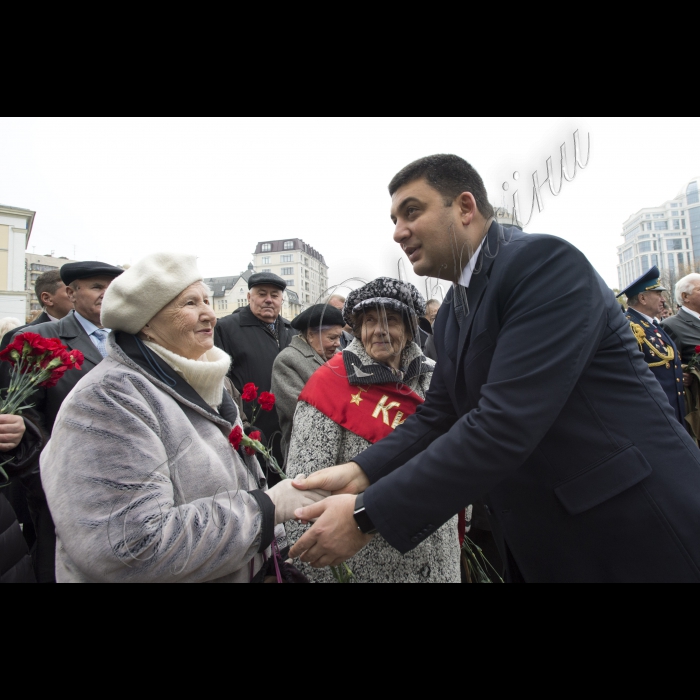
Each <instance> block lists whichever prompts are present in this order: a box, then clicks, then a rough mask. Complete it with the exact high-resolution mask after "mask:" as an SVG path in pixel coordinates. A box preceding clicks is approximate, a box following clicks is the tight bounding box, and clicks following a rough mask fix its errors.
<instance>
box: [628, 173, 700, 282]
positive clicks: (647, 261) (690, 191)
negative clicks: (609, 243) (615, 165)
mask: <svg viewBox="0 0 700 700" xmlns="http://www.w3.org/2000/svg"><path fill="white" fill-rule="evenodd" d="M622 237H623V238H624V243H623V244H622V245H621V246H619V247H618V255H619V265H618V277H619V281H620V289H625V288H627V287H628V286H629V285H630V284H632V282H634V281H635V280H636V279H638V278H639V277H641V275H642V274H644V273H645V272H646V271H647V270H649V268H651V267H652V266H653V265H656V266H657V267H658V268H659V270H661V274H662V276H663V278H664V279H665V280H666V282H667V283H668V284H674V283H675V281H677V280H678V279H679V278H680V277H682V276H684V275H686V274H688V273H690V272H692V271H694V270H695V269H696V266H697V263H699V262H700V178H696V179H694V180H691V181H690V182H689V183H688V184H687V185H686V186H685V187H684V188H683V189H682V190H681V191H680V192H679V193H678V195H677V196H676V198H675V199H672V200H669V201H668V202H665V203H664V204H662V205H661V206H659V207H651V208H648V209H642V210H641V211H638V212H637V213H636V214H633V215H632V216H631V217H630V218H629V219H628V220H627V222H626V223H625V225H624V229H623V232H622Z"/></svg>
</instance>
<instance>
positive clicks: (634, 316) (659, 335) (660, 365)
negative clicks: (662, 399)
mask: <svg viewBox="0 0 700 700" xmlns="http://www.w3.org/2000/svg"><path fill="white" fill-rule="evenodd" d="M660 276H661V273H660V272H659V268H658V267H652V268H651V270H649V272H647V273H646V274H644V275H642V277H640V278H639V279H638V280H637V281H636V282H633V283H632V284H631V285H630V286H629V287H628V288H627V289H625V290H624V291H622V292H621V293H620V294H619V295H618V297H621V296H622V295H623V294H624V295H625V296H627V305H628V306H629V309H628V310H627V314H626V315H627V320H628V321H629V322H630V328H631V329H632V333H634V337H635V338H636V339H637V344H638V345H639V349H640V351H641V352H643V353H644V359H645V360H646V363H647V364H648V365H649V369H651V371H652V372H653V373H654V376H655V377H656V379H657V380H658V382H659V384H661V388H662V389H663V390H664V391H665V392H666V396H668V400H669V403H670V404H671V408H673V411H674V413H675V416H676V419H677V420H678V422H679V423H681V425H683V426H685V390H684V388H683V366H682V362H681V357H680V355H679V353H678V350H677V348H676V345H675V343H674V342H673V340H672V339H671V337H670V336H669V335H668V333H666V331H665V330H664V329H663V328H662V327H661V325H660V324H659V321H658V319H659V318H661V316H662V314H663V310H664V307H665V305H666V301H665V299H664V294H663V293H664V292H666V291H668V290H667V289H665V288H664V287H663V286H662V285H661V283H660V281H659V278H660Z"/></svg>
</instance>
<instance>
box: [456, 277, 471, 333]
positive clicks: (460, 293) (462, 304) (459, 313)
mask: <svg viewBox="0 0 700 700" xmlns="http://www.w3.org/2000/svg"><path fill="white" fill-rule="evenodd" d="M468 291H469V289H468V288H467V287H463V286H462V285H460V284H457V285H455V317H456V318H457V323H458V324H459V327H460V328H461V327H462V323H464V319H465V318H466V317H467V313H468V304H467V292H468Z"/></svg>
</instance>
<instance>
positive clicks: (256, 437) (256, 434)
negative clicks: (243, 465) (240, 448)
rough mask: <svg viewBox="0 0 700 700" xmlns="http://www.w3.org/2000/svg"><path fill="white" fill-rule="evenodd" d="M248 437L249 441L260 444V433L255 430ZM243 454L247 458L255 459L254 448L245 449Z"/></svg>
mask: <svg viewBox="0 0 700 700" xmlns="http://www.w3.org/2000/svg"><path fill="white" fill-rule="evenodd" d="M248 437H249V438H250V439H251V440H253V441H254V442H260V440H261V438H262V433H260V432H258V431H257V430H256V431H255V432H253V433H251V434H250V435H249V436H248ZM245 452H246V454H247V455H248V456H250V457H255V452H256V450H255V448H254V447H246V448H245Z"/></svg>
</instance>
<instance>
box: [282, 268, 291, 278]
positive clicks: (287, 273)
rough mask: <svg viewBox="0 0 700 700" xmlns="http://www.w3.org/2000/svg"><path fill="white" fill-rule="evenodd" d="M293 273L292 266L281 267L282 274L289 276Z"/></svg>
mask: <svg viewBox="0 0 700 700" xmlns="http://www.w3.org/2000/svg"><path fill="white" fill-rule="evenodd" d="M293 274H294V268H293V267H283V268H282V276H283V277H285V276H289V275H293Z"/></svg>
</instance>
